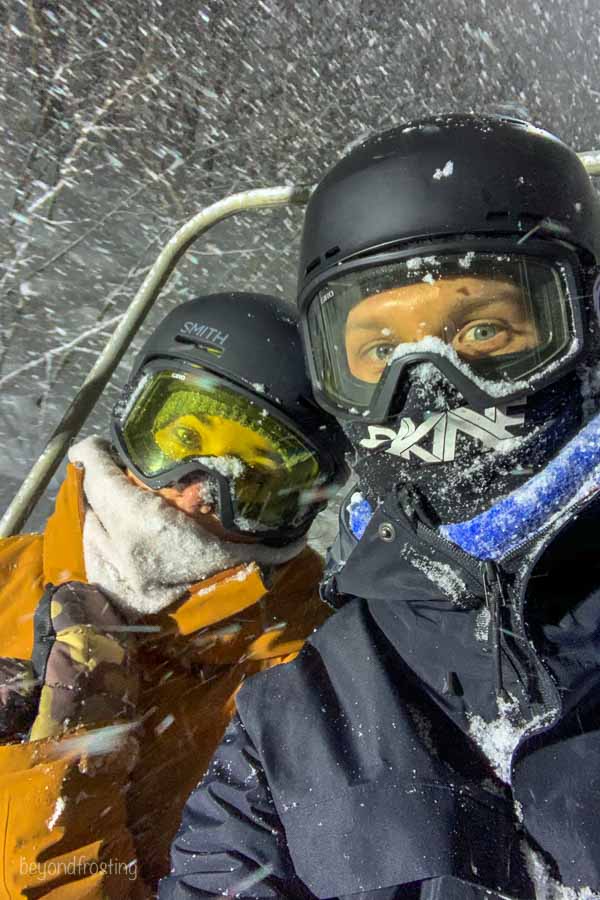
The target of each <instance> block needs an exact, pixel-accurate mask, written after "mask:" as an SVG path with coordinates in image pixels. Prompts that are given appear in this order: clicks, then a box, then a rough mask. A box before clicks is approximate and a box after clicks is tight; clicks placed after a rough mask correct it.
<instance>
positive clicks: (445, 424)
mask: <svg viewBox="0 0 600 900" xmlns="http://www.w3.org/2000/svg"><path fill="white" fill-rule="evenodd" d="M524 420H525V416H524V414H522V413H517V414H515V415H507V414H506V411H503V410H501V409H498V408H497V407H495V406H492V407H490V408H489V409H485V410H484V411H483V415H482V414H481V413H479V412H476V411H475V410H474V409H471V408H470V407H468V406H461V407H460V408H459V409H453V410H451V411H450V412H437V413H432V414H431V415H429V416H428V417H427V418H426V419H425V421H423V422H421V424H420V425H416V424H415V422H413V420H412V419H411V418H408V417H405V418H403V419H401V421H400V428H399V429H398V431H394V430H393V429H392V428H384V427H382V426H381V425H369V437H368V438H364V439H363V440H362V441H361V442H360V444H361V447H365V448H366V449H367V450H375V449H377V447H380V446H381V445H382V444H388V443H389V447H386V449H385V453H391V454H392V456H401V457H402V458H403V459H410V458H411V454H412V455H413V456H415V457H416V458H417V459H420V460H421V462H424V463H441V462H452V461H453V459H454V458H455V456H456V436H457V435H458V434H459V433H460V434H463V435H467V436H468V437H471V438H475V439H476V440H478V441H481V443H482V444H483V446H484V447H485V448H486V449H488V450H495V449H497V448H499V447H504V448H507V442H508V441H512V440H514V439H515V436H516V435H515V434H514V433H512V432H510V431H509V430H508V429H509V427H511V426H513V427H514V426H519V425H522V424H523V422H524ZM423 444H426V445H428V446H423Z"/></svg>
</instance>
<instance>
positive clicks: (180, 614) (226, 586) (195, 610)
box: [43, 463, 291, 635]
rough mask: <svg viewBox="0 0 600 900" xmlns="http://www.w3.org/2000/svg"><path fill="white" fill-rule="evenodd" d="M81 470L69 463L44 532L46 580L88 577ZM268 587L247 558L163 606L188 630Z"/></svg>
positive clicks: (243, 605)
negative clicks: (84, 542) (85, 558)
mask: <svg viewBox="0 0 600 900" xmlns="http://www.w3.org/2000/svg"><path fill="white" fill-rule="evenodd" d="M83 474H84V473H83V469H82V468H80V467H77V466H74V465H73V464H72V463H69V464H68V465H67V474H66V478H65V480H64V482H63V484H62V485H61V488H60V490H59V492H58V496H57V498H56V504H55V509H54V512H53V514H52V515H51V516H50V518H49V520H48V523H47V525H46V530H45V533H44V551H43V572H44V583H45V584H52V585H59V584H64V583H65V582H67V581H82V582H87V575H86V570H85V561H84V556H83V523H84V518H85V505H84V498H83ZM290 565H291V564H290ZM267 592H268V589H267V587H266V586H265V583H264V580H263V576H262V573H261V570H260V569H259V567H258V566H257V565H256V564H255V563H250V564H247V565H240V566H237V567H235V568H231V569H227V570H225V571H224V572H219V573H217V574H216V575H213V576H212V577H210V578H207V579H205V580H203V581H200V582H197V583H196V584H194V585H192V587H191V588H190V589H189V591H188V592H186V594H185V595H184V596H183V597H182V598H181V599H180V600H179V601H176V603H174V604H172V605H171V607H170V608H169V609H167V610H166V611H165V612H166V614H167V616H168V619H169V620H170V622H171V623H172V627H174V629H175V630H176V631H177V632H178V633H180V634H182V635H188V634H191V633H193V632H195V631H199V630H201V629H204V628H208V627H210V626H214V625H216V624H217V623H218V622H221V621H223V620H224V619H228V618H230V617H231V616H234V615H235V614H236V613H240V612H242V611H243V610H245V609H247V608H248V607H251V606H253V605H255V604H256V603H258V602H259V600H261V598H262V597H264V596H265V594H266V593H267Z"/></svg>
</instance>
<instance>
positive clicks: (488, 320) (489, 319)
mask: <svg viewBox="0 0 600 900" xmlns="http://www.w3.org/2000/svg"><path fill="white" fill-rule="evenodd" d="M575 293H576V287H575V280H574V276H573V272H572V268H571V266H570V265H569V264H568V263H566V262H565V263H563V262H557V261H555V260H553V259H550V258H544V257H542V256H540V257H534V256H525V255H518V254H507V253H493V252H491V253H484V252H475V251H470V252H464V251H463V252H462V253H445V254H442V255H435V256H433V255H432V256H420V257H412V258H408V259H402V260H398V261H394V262H390V263H387V264H380V265H374V266H371V267H369V268H360V269H357V270H355V271H351V272H346V273H344V274H342V275H341V276H340V277H338V278H332V279H331V280H330V281H328V282H326V283H325V284H323V285H321V287H320V289H319V291H318V292H317V294H316V295H315V296H314V297H313V299H312V301H311V304H310V306H309V309H308V329H309V340H310V346H311V348H312V354H313V359H312V362H313V368H314V371H315V372H316V376H317V379H318V380H319V381H320V383H321V384H320V389H321V392H322V393H323V394H324V395H325V397H326V398H327V400H329V402H330V403H332V404H333V405H335V406H336V407H337V408H342V409H345V410H348V411H349V412H351V413H353V414H356V413H360V414H363V415H365V416H366V415H368V414H369V413H370V412H373V410H374V408H375V407H376V406H377V401H378V396H380V395H381V394H382V391H383V385H384V382H386V380H387V379H388V378H389V377H390V376H391V377H393V378H396V379H397V378H398V377H399V376H398V372H399V370H401V369H402V365H400V364H399V361H402V360H403V359H404V360H405V361H406V360H408V358H409V357H410V361H411V362H414V361H417V360H418V358H423V359H431V358H434V359H438V360H439V363H440V368H442V369H444V370H445V371H450V372H451V371H452V370H454V371H455V372H456V373H458V374H457V378H458V380H459V381H460V382H461V384H460V385H457V386H459V387H460V388H461V390H462V385H464V384H466V383H467V382H469V381H470V382H471V383H472V384H473V385H474V390H477V389H479V392H480V393H481V394H482V395H483V393H486V392H487V394H488V395H489V396H490V397H492V398H493V397H499V396H509V395H511V394H513V395H514V394H515V393H518V392H519V391H523V390H526V389H527V387H528V384H529V380H530V379H531V378H532V377H533V376H535V375H536V374H538V373H541V372H544V371H548V369H549V367H551V366H552V365H553V364H558V363H559V362H560V361H562V360H564V359H565V358H566V357H568V356H570V355H571V354H572V353H574V352H575V350H576V349H577V346H578V343H577V338H576V334H575V328H574V315H573V311H574V305H573V297H574V296H575ZM388 393H389V391H388ZM367 411H369V413H368V412H367ZM380 412H381V410H380Z"/></svg>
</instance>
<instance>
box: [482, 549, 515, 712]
mask: <svg viewBox="0 0 600 900" xmlns="http://www.w3.org/2000/svg"><path fill="white" fill-rule="evenodd" d="M483 591H484V594H485V604H486V606H487V609H488V611H489V614H490V627H489V641H490V644H491V650H492V657H493V663H494V686H495V692H496V705H497V707H498V712H499V713H500V712H501V709H500V706H501V703H509V702H510V699H511V698H510V695H509V694H508V692H507V691H506V690H505V688H504V677H503V674H502V607H503V606H504V603H505V600H506V597H505V595H504V590H503V588H502V582H501V580H500V573H499V571H498V567H497V566H496V565H494V563H493V562H492V561H491V560H486V562H484V563H483Z"/></svg>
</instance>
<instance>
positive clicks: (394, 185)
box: [298, 115, 600, 521]
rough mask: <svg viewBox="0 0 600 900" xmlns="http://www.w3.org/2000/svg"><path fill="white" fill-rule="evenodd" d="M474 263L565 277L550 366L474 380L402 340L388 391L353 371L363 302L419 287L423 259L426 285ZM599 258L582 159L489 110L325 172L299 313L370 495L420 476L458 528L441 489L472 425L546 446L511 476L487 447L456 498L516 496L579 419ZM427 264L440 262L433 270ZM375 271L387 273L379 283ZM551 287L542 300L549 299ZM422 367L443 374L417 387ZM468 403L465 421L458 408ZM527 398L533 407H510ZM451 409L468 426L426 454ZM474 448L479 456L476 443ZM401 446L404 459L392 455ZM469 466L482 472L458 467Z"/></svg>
mask: <svg viewBox="0 0 600 900" xmlns="http://www.w3.org/2000/svg"><path fill="white" fill-rule="evenodd" d="M477 254H481V255H482V258H483V257H485V259H486V260H488V261H489V260H493V261H495V260H504V259H508V260H509V264H508V265H509V266H512V267H513V269H514V270H515V271H516V269H517V264H518V261H519V259H521V258H522V257H527V260H528V261H529V262H530V264H531V270H532V271H533V270H534V269H535V268H536V267H537V269H538V270H539V271H540V272H543V273H544V277H547V272H548V271H550V270H551V271H552V273H553V274H554V275H556V278H557V279H560V280H561V284H560V288H557V289H556V293H557V294H558V293H560V292H561V291H562V294H563V295H564V297H565V298H566V299H564V298H563V297H562V296H561V301H562V300H563V299H564V307H565V309H562V308H561V310H560V313H561V315H562V320H561V323H559V324H560V327H558V326H557V325H556V322H554V321H553V320H552V311H553V309H554V306H555V304H554V306H553V298H552V297H550V299H549V300H548V299H547V303H546V310H545V312H546V313H548V315H547V323H546V325H545V327H546V329H547V332H548V333H551V332H552V329H553V328H554V331H555V332H557V331H561V334H560V337H561V340H562V343H560V342H559V341H558V340H557V342H556V346H550V349H549V352H548V353H547V354H546V356H544V357H543V358H536V359H535V360H534V361H531V360H525V362H524V361H523V360H519V364H520V366H521V368H520V369H519V370H518V371H519V373H521V372H522V371H524V372H525V375H524V376H523V377H517V376H515V377H514V378H513V380H512V381H510V379H509V378H508V374H507V373H510V369H509V366H510V365H513V366H514V363H515V360H514V359H513V358H512V357H511V359H507V360H506V365H505V366H504V368H503V371H502V372H501V373H500V374H499V375H498V376H497V377H498V379H505V378H506V380H503V381H502V382H501V384H500V386H499V383H498V381H497V382H496V384H495V385H492V388H490V386H489V382H488V381H487V380H486V375H485V374H484V375H483V376H482V377H477V375H480V373H476V376H473V373H472V372H470V371H466V370H467V369H468V367H467V366H461V365H460V361H459V360H458V359H456V358H455V359H453V358H452V354H451V353H447V352H440V348H439V347H438V346H436V345H435V341H430V342H429V345H428V346H426V345H425V344H426V343H427V342H425V344H424V345H423V346H422V347H418V346H417V345H416V344H411V342H410V341H409V340H407V341H406V347H407V351H406V353H404V354H402V353H399V354H396V353H394V354H393V355H391V354H390V356H388V357H387V359H388V360H389V364H386V366H385V368H384V370H383V372H384V374H383V375H382V376H381V378H380V380H379V381H378V382H377V384H373V383H369V384H366V386H365V382H364V381H362V382H361V381H360V380H359V379H358V378H357V377H356V374H355V372H354V371H349V369H351V366H350V365H349V363H348V361H347V360H346V347H345V344H344V341H345V336H344V322H345V321H346V322H347V321H348V317H349V310H351V309H352V308H353V307H352V303H356V302H357V301H356V299H355V298H356V297H357V296H358V297H362V298H367V297H369V296H371V295H372V292H373V291H375V292H383V291H385V290H386V284H387V285H391V286H393V285H394V284H397V283H398V282H397V281H396V282H394V279H397V278H398V277H399V276H398V273H399V272H400V271H401V272H402V273H403V275H404V276H405V275H406V274H407V272H408V275H409V276H410V277H414V275H415V269H417V270H418V266H415V263H419V265H420V264H423V263H424V264H425V266H424V268H423V270H422V272H421V273H420V274H419V277H420V278H421V276H422V275H423V273H426V274H425V277H424V278H421V280H423V281H425V280H426V279H427V278H431V279H435V278H439V277H445V275H447V274H448V273H451V274H452V273H454V274H456V271H457V267H460V265H462V264H464V266H465V267H467V268H468V266H469V264H470V257H471V256H476V255H477ZM599 259H600V203H599V201H598V198H597V197H596V194H595V192H594V189H593V187H592V185H591V182H590V179H589V176H588V175H587V173H586V171H585V169H584V167H583V164H582V163H581V161H580V160H579V158H578V157H577V154H576V153H574V151H573V150H571V149H570V148H569V147H567V146H566V145H564V144H563V143H562V142H561V141H560V140H558V139H557V138H556V137H554V136H553V135H551V134H550V133H548V132H546V131H543V130H542V129H539V128H537V127H534V126H532V125H531V124H530V123H527V122H522V121H519V120H515V119H510V118H506V117H496V116H478V115H445V116H438V117H433V118H430V119H426V120H423V121H417V122H411V123H408V124H407V125H405V126H402V127H398V128H394V129H392V130H390V131H387V132H385V133H383V134H380V135H377V136H374V137H372V138H370V139H368V140H367V141H365V142H364V143H363V144H361V145H360V146H358V147H356V148H355V149H354V150H352V151H351V152H350V153H349V154H348V155H347V156H346V157H345V158H343V159H342V160H341V161H340V162H339V163H337V164H336V165H335V166H334V167H333V168H332V169H331V170H330V171H329V172H328V173H327V175H326V176H325V178H324V179H323V180H322V181H321V182H320V184H319V185H318V187H317V189H316V190H315V192H314V193H313V195H312V197H311V199H310V201H309V204H308V207H307V212H306V218H305V224H304V232H303V240H302V249H301V257H300V271H299V288H298V304H299V309H300V314H301V319H302V327H303V332H304V343H305V347H306V352H307V359H308V365H309V369H310V373H311V379H312V382H313V387H314V391H315V396H316V398H317V401H318V402H319V403H320V404H321V405H322V406H323V407H324V408H325V409H327V410H328V411H330V412H332V413H333V414H334V415H335V416H336V417H337V418H339V419H340V420H342V421H343V422H344V423H345V424H344V428H345V431H346V433H347V434H348V436H349V437H350V439H351V441H352V443H353V445H354V447H355V450H356V452H357V470H358V472H359V475H360V474H361V472H360V469H361V461H362V462H365V461H366V465H365V468H364V471H365V472H366V473H367V474H368V475H369V476H370V477H372V482H373V493H377V494H379V495H381V492H382V491H383V489H384V487H385V485H386V484H387V485H388V486H389V485H390V480H391V481H392V482H393V480H394V479H393V478H390V477H391V475H392V466H391V463H392V462H395V463H397V465H396V468H397V470H398V472H397V475H398V480H400V481H401V480H404V481H408V480H410V481H412V482H413V483H414V482H415V481H416V482H418V481H419V480H420V479H422V480H423V482H424V486H425V489H426V492H427V493H428V494H430V495H431V496H432V497H434V495H435V497H434V499H435V500H436V502H437V503H438V504H439V505H438V509H437V510H436V511H437V512H438V514H439V516H440V517H441V518H442V519H445V520H446V521H448V517H453V516H454V515H456V514H457V509H456V498H450V499H451V502H449V503H448V504H446V506H445V508H442V507H444V503H442V502H441V501H440V498H439V496H437V495H439V494H440V491H439V487H440V484H443V483H447V481H448V478H449V475H450V472H449V471H448V465H447V464H448V463H452V465H453V475H455V474H456V472H457V466H456V463H457V462H459V460H460V452H459V450H460V447H461V446H462V445H464V444H465V441H464V440H463V438H464V433H465V431H466V430H467V429H469V428H470V429H471V432H473V433H474V434H475V435H476V436H477V437H480V436H481V435H484V433H485V431H486V428H487V429H488V431H491V432H492V437H491V438H490V442H491V443H493V442H494V441H496V440H497V439H498V440H499V441H502V442H504V443H505V446H508V444H509V443H510V440H511V438H512V437H513V436H514V437H517V436H523V435H526V434H527V433H531V432H533V430H536V432H537V435H538V440H537V443H536V446H535V447H533V446H532V445H531V444H530V445H529V446H528V447H527V448H525V444H523V447H522V449H523V450H524V454H523V455H522V458H520V459H518V460H517V459H516V458H515V457H514V455H513V456H512V457H511V456H510V454H507V455H505V456H504V457H503V460H502V465H501V467H500V469H498V468H497V466H496V468H494V467H493V466H492V467H491V468H490V464H491V459H488V460H485V461H484V457H485V453H483V454H482V453H479V455H480V457H481V460H482V463H481V466H480V471H479V475H481V478H477V479H475V478H473V477H472V475H471V474H470V475H469V477H470V478H471V484H470V485H465V486H464V490H462V493H461V491H459V492H458V493H459V494H460V496H461V499H463V500H465V507H464V508H463V509H462V510H461V511H460V512H458V514H459V515H460V514H468V513H469V512H472V511H473V510H475V511H476V510H477V508H485V507H486V506H487V505H489V502H490V497H491V494H490V490H488V487H489V484H490V482H491V481H495V485H494V489H493V491H492V493H497V494H502V493H506V491H507V490H510V489H511V488H512V487H513V486H515V485H516V484H518V483H520V482H522V481H523V480H524V479H526V478H527V477H528V474H527V473H531V471H532V470H536V469H537V468H540V467H541V466H542V465H543V464H544V462H545V461H547V459H548V458H549V456H550V455H552V453H553V452H555V451H556V449H557V448H558V447H559V446H561V444H562V443H564V441H565V440H566V439H568V437H569V435H570V434H573V432H574V430H576V428H577V427H578V426H579V423H580V421H581V414H582V409H581V403H580V402H579V401H578V400H577V399H576V398H578V397H580V395H581V391H580V388H579V383H578V381H577V376H576V374H575V373H576V368H577V366H578V365H579V364H580V363H582V362H585V361H586V359H590V358H594V357H595V356H596V355H597V349H596V338H595V334H594V332H595V331H596V330H597V327H596V310H595V309H594V306H593V304H592V302H591V298H592V294H593V285H594V280H595V279H596V277H597V271H598V262H599ZM429 262H431V263H432V264H435V267H437V268H434V267H433V266H430V268H429V269H428V268H427V264H428V263H429ZM453 266H454V269H453V268H452V267H453ZM373 273H377V278H378V279H379V280H378V283H377V285H376V286H375V287H374V286H373ZM526 274H527V275H529V272H527V273H526ZM511 277H513V273H512V272H511ZM386 279H387V282H386ZM408 280H409V279H408V278H407V280H406V283H408ZM542 281H543V278H542V277H540V284H541V287H540V291H544V290H545V291H546V297H547V298H548V297H549V296H550V294H549V291H548V290H546V288H547V285H546V284H543V283H542ZM563 281H564V283H563ZM567 306H568V309H566V307H567ZM330 322H332V323H333V324H332V325H331V327H330V328H329V323H330ZM555 326H556V327H555ZM328 328H329V332H328ZM567 332H568V335H567ZM426 333H427V334H431V332H426ZM567 337H568V340H567ZM418 340H420V339H417V338H414V341H418ZM440 343H441V342H440V341H438V344H440ZM413 348H414V352H412V350H413ZM441 349H442V350H443V347H442V348H441ZM515 355H516V354H513V357H514V356H515ZM455 356H456V355H455ZM424 363H425V364H427V363H429V365H430V367H431V366H433V370H435V373H434V376H433V377H432V378H427V379H425V380H423V378H421V377H420V376H419V378H417V379H416V380H417V381H418V382H419V384H417V385H416V386H415V384H414V380H415V379H414V378H413V376H414V374H415V371H416V368H417V367H418V366H422V365H423V364H424ZM525 363H528V364H530V365H529V368H527V366H526V365H525ZM517 369H518V367H517ZM525 376H526V377H525ZM440 379H441V382H448V383H450V384H451V387H452V392H453V398H452V399H451V400H450V399H449V398H446V400H444V401H443V402H442V400H441V396H442V394H443V390H441V389H440V384H441V382H440ZM411 382H413V383H412V387H411ZM500 388H501V389H500ZM574 391H575V392H576V396H574ZM417 395H418V397H417ZM415 401H417V402H415ZM436 402H437V403H438V406H436ZM465 402H466V403H467V404H468V412H467V413H461V412H460V410H462V409H465ZM519 403H520V404H521V406H523V405H525V407H526V411H525V412H524V413H523V412H522V410H519V412H518V413H517V412H515V405H516V404H519ZM501 404H502V405H503V409H501V408H500V405H501ZM509 407H510V409H509ZM447 409H450V410H451V411H452V415H453V418H454V419H456V420H457V421H458V419H459V418H460V417H461V416H462V419H463V422H462V424H460V425H457V422H453V423H450V424H452V428H449V429H446V431H447V432H448V433H450V444H449V443H448V440H447V439H446V437H444V435H442V434H441V432H440V429H442V430H443V429H444V428H445V427H446V426H447V425H448V424H449V423H448V422H447V421H446V419H444V420H443V421H442V420H441V419H440V425H439V429H438V432H439V433H437V432H436V435H435V438H434V439H435V440H436V441H437V444H436V446H434V447H431V446H428V445H427V444H426V443H423V444H422V445H421V446H419V447H417V441H421V440H423V441H425V440H426V439H425V438H424V437H423V436H424V435H425V434H429V438H431V434H430V432H431V431H432V429H431V428H430V429H429V431H428V427H429V425H428V424H427V417H428V416H429V415H430V414H431V413H434V412H435V413H436V414H437V415H438V418H439V417H440V416H442V417H443V416H445V414H446V413H445V411H446V410H447ZM486 418H487V419H488V424H487V425H486ZM419 419H421V421H419ZM467 419H469V422H466V420H467ZM474 420H476V421H475V427H474V428H473V421H474ZM373 426H382V427H378V428H377V427H375V428H374V427H373ZM550 426H551V427H550ZM457 428H458V431H459V436H458V438H457V437H456V435H457ZM461 429H463V432H462V433H460V430H461ZM384 432H386V433H385V434H384ZM542 432H543V433H544V434H543V436H541V435H542ZM367 433H368V434H367ZM498 436H499V437H498ZM440 442H441V443H440ZM467 443H469V441H468V440H467ZM470 443H471V445H473V444H474V443H475V444H477V446H478V447H479V451H480V450H481V446H482V445H481V443H480V442H478V441H477V440H476V441H472V440H471V441H470ZM386 444H387V445H388V446H387V447H386V446H385V445H386ZM390 444H394V445H395V447H394V449H393V450H392V451H390V449H389V446H390ZM440 446H441V447H442V450H441V451H440V449H439V448H440ZM415 447H417V452H420V454H421V456H420V458H419V459H415V449H414V448H415ZM483 447H485V449H489V448H490V443H485V440H484V443H483ZM457 448H458V449H457ZM525 449H526V452H525ZM366 451H368V452H366ZM373 451H375V452H376V453H377V454H378V456H377V458H375V455H374V453H373ZM390 452H392V453H393V452H397V453H398V457H397V459H395V460H394V459H393V458H391V457H390V456H389V455H388V454H389V453H390ZM492 456H494V457H495V454H492ZM471 458H472V457H471ZM462 462H463V463H464V459H463V461H462ZM525 462H526V463H527V464H525ZM414 463H417V465H416V467H415V466H413V464H414ZM433 463H435V464H436V465H433ZM439 463H441V465H439ZM409 471H410V475H409ZM462 471H468V472H469V473H471V471H472V470H471V468H470V466H467V465H462ZM373 473H375V474H373ZM440 479H442V481H441V482H440ZM444 479H445V482H444ZM519 479H520V482H519ZM470 488H471V496H469V489H470ZM445 493H447V492H445ZM467 498H468V499H467Z"/></svg>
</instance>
